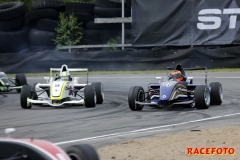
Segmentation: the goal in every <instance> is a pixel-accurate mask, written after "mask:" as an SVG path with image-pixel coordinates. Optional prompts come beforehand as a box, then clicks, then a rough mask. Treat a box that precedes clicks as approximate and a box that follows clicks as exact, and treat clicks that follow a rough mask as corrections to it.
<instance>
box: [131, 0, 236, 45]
mask: <svg viewBox="0 0 240 160" xmlns="http://www.w3.org/2000/svg"><path fill="white" fill-rule="evenodd" d="M132 44H133V46H136V47H142V46H166V45H170V46H173V45H174V46H202V45H231V44H240V1H239V0H238V1H236V0H177V1H176V0H168V1H166V0H151V3H149V1H146V0H132Z"/></svg>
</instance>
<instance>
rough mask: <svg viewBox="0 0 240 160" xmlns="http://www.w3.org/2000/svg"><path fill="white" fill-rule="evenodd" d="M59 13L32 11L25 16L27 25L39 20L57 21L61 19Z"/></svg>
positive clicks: (53, 10)
mask: <svg viewBox="0 0 240 160" xmlns="http://www.w3.org/2000/svg"><path fill="white" fill-rule="evenodd" d="M58 16H59V12H58V11H57V10H55V9H41V10H37V11H32V12H30V13H28V14H26V16H25V23H26V24H29V23H30V22H32V21H36V20H39V19H44V18H49V19H55V20H57V19H58V18H59V17H58Z"/></svg>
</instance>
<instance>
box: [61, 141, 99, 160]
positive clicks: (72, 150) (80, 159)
mask: <svg viewBox="0 0 240 160" xmlns="http://www.w3.org/2000/svg"><path fill="white" fill-rule="evenodd" d="M65 152H66V153H67V155H68V156H69V157H70V159H71V160H99V157H98V154H97V152H96V151H95V149H94V148H93V147H92V146H90V145H88V144H80V145H74V146H71V147H69V148H67V149H66V151H65Z"/></svg>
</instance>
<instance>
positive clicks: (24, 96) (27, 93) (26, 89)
mask: <svg viewBox="0 0 240 160" xmlns="http://www.w3.org/2000/svg"><path fill="white" fill-rule="evenodd" d="M31 88H32V87H31V86H30V85H23V86H22V90H21V95H20V103H21V107H22V108H23V109H31V108H32V104H31V103H30V102H28V101H27V100H28V99H29V98H31V97H32V94H31Z"/></svg>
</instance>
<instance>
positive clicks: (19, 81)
mask: <svg viewBox="0 0 240 160" xmlns="http://www.w3.org/2000/svg"><path fill="white" fill-rule="evenodd" d="M15 84H16V86H23V85H25V84H27V79H26V76H25V74H16V77H15ZM17 92H19V93H20V92H21V89H17Z"/></svg>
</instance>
